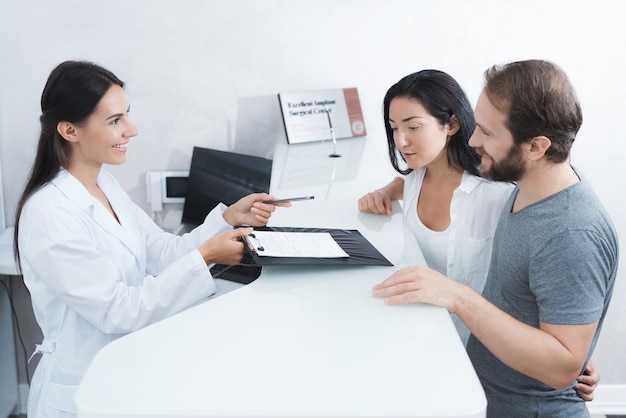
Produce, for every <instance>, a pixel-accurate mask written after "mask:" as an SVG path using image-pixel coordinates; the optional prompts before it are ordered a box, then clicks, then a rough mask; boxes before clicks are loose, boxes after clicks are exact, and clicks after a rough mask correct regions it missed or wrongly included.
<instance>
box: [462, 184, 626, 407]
mask: <svg viewBox="0 0 626 418" xmlns="http://www.w3.org/2000/svg"><path fill="white" fill-rule="evenodd" d="M516 196H517V190H515V191H514V192H513V193H512V195H511V198H510V199H509V201H508V203H507V205H506V206H505V208H504V210H503V212H502V216H501V218H500V221H499V223H498V226H497V228H496V232H495V237H494V241H493V253H492V258H491V266H490V269H489V275H488V278H487V282H486V284H485V289H484V291H483V295H484V296H485V298H487V299H488V300H490V301H491V302H492V303H493V304H494V305H496V306H497V307H499V308H500V309H502V310H503V311H505V312H507V313H509V314H510V315H512V316H513V317H515V318H516V319H518V320H519V321H521V322H524V323H526V324H528V325H531V326H533V327H536V328H538V327H539V322H540V321H541V322H546V323H550V324H588V323H592V322H595V321H600V323H599V325H598V329H597V331H596V334H595V336H594V339H593V343H592V345H591V350H590V351H589V354H588V356H587V361H589V358H590V357H591V352H592V351H593V348H594V347H595V344H596V341H597V338H598V335H599V333H600V328H601V325H602V321H603V320H604V316H605V314H606V311H607V308H608V305H609V300H610V298H611V294H612V292H613V285H614V283H615V276H616V274H617V264H618V244H617V235H616V232H615V228H614V227H613V224H612V222H611V219H610V217H609V216H608V214H607V213H606V211H605V210H604V207H603V206H602V204H601V203H600V201H599V200H598V199H597V197H596V196H595V194H594V193H593V191H592V190H591V187H590V186H589V184H588V183H587V182H586V181H585V180H584V179H583V180H581V181H580V182H579V183H577V184H575V185H573V186H571V187H569V188H567V189H566V190H563V191H561V192H559V193H556V194H554V195H552V196H549V197H548V198H546V199H544V200H541V201H539V202H537V203H535V204H533V205H530V206H528V207H526V208H524V209H522V210H520V211H518V212H516V213H511V209H512V206H513V202H514V201H515V197H516ZM467 351H468V354H469V356H470V358H471V360H472V363H473V364H474V368H475V369H476V372H477V374H478V376H479V378H480V380H481V383H482V385H483V388H484V389H485V394H486V396H487V403H488V407H487V416H488V417H493V418H496V417H510V418H514V417H524V418H526V417H551V418H554V417H567V418H572V417H588V416H589V412H588V411H587V408H586V406H585V403H584V401H582V399H581V398H579V397H578V396H577V395H576V393H575V391H574V389H573V386H574V384H575V383H576V382H572V384H571V385H570V387H568V388H567V389H565V390H556V389H554V388H552V387H550V386H548V385H546V384H543V383H541V382H539V381H538V380H535V379H533V378H531V377H528V376H526V375H523V374H521V373H519V372H517V371H515V370H513V369H511V368H509V367H508V366H506V365H505V364H504V363H502V362H501V361H499V360H498V359H497V358H496V357H494V356H493V355H492V354H491V352H489V350H487V349H486V348H485V347H484V346H483V345H482V344H481V342H480V341H478V339H477V338H476V337H474V335H471V336H470V339H469V341H468V344H467ZM583 370H584V369H583Z"/></svg>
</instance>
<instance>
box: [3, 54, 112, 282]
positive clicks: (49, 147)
mask: <svg viewBox="0 0 626 418" xmlns="http://www.w3.org/2000/svg"><path fill="white" fill-rule="evenodd" d="M113 85H118V86H120V87H122V88H123V87H124V83H123V82H122V81H121V80H120V79H119V78H117V77H116V76H115V74H113V73H112V72H110V71H109V70H106V69H104V68H102V67H100V66H99V65H96V64H94V63H91V62H86V61H66V62H63V63H61V64H59V65H58V66H57V67H56V68H55V69H54V70H52V72H51V73H50V76H49V77H48V81H47V82H46V85H45V87H44V89H43V93H42V95H41V116H40V117H39V121H40V123H41V133H40V135H39V143H38V145H37V154H36V156H35V161H34V163H33V167H32V168H31V171H30V175H29V177H28V181H27V183H26V187H25V188H24V192H23V193H22V197H21V198H20V200H19V201H18V204H17V210H16V214H15V231H14V236H13V238H14V241H13V253H14V256H15V261H16V263H17V266H18V269H19V270H20V271H21V264H20V251H19V245H18V236H19V230H20V228H19V226H20V216H21V215H22V209H23V208H24V204H25V203H26V201H27V200H28V199H29V198H30V197H31V196H32V195H33V193H35V192H36V191H37V190H39V189H40V188H41V187H42V186H43V185H45V184H46V183H48V182H49V181H50V180H52V179H53V178H54V176H55V175H56V174H57V173H58V171H59V170H60V169H61V168H67V163H68V155H69V144H68V142H67V141H66V140H65V139H64V138H63V137H62V136H61V135H60V134H59V132H58V131H57V125H58V124H59V122H62V121H65V122H71V123H73V124H76V125H80V124H82V123H84V122H85V121H86V120H87V118H89V116H90V115H91V114H92V113H93V112H94V111H95V109H96V106H97V105H98V102H99V101H100V99H101V98H102V96H104V95H105V94H106V92H107V91H108V90H109V88H111V86H113Z"/></svg>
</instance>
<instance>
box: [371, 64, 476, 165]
mask: <svg viewBox="0 0 626 418" xmlns="http://www.w3.org/2000/svg"><path fill="white" fill-rule="evenodd" d="M397 97H406V98H408V99H413V100H417V101H418V102H420V103H421V104H422V106H424V108H426V110H427V111H428V113H430V114H431V115H432V116H434V117H435V118H436V119H437V120H438V121H439V123H440V124H442V125H444V124H446V123H449V122H450V120H451V118H452V116H453V115H454V116H456V118H457V120H458V121H459V125H460V129H459V131H458V132H457V133H455V134H454V135H453V136H452V137H451V138H450V141H449V142H448V146H447V150H446V153H447V158H448V164H450V165H451V166H453V167H457V168H460V169H463V170H465V171H467V172H469V173H471V174H474V175H478V166H479V164H480V156H479V155H478V154H477V153H476V150H474V148H472V147H470V146H469V144H468V141H469V139H470V137H471V136H472V133H473V132H474V128H475V127H476V122H475V121H474V112H473V110H472V106H471V105H470V103H469V100H468V99H467V95H466V94H465V92H464V91H463V89H462V88H461V86H460V85H459V83H457V82H456V80H455V79H454V78H452V77H451V76H450V75H448V74H446V73H444V72H443V71H438V70H422V71H418V72H416V73H413V74H410V75H408V76H406V77H404V78H403V79H401V80H400V81H398V82H397V83H396V84H394V85H393V86H391V88H389V90H388V91H387V94H386V95H385V99H384V101H383V112H384V118H385V121H384V122H385V131H386V132H387V147H388V150H389V159H390V160H391V165H392V166H393V168H394V169H395V170H396V171H397V172H398V173H401V174H408V173H410V172H411V171H413V169H411V168H405V169H403V168H401V167H400V164H399V161H398V156H399V157H400V158H402V161H404V157H402V155H401V154H400V152H399V151H398V149H397V147H396V144H395V142H394V141H393V132H392V130H391V125H390V123H389V104H390V103H391V101H392V100H393V99H395V98H397ZM404 162H406V161H404Z"/></svg>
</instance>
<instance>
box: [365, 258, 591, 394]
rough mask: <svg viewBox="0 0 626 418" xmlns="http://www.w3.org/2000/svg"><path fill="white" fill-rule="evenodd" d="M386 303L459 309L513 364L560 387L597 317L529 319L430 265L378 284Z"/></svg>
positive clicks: (583, 351) (583, 352)
mask: <svg viewBox="0 0 626 418" xmlns="http://www.w3.org/2000/svg"><path fill="white" fill-rule="evenodd" d="M373 295H374V296H377V297H385V298H386V299H385V303H388V304H400V303H408V302H422V303H429V304H432V305H438V306H442V307H445V308H446V309H447V310H448V311H449V312H450V313H454V314H456V315H458V316H459V317H460V318H461V320H462V321H463V322H464V323H465V325H467V327H468V328H469V329H470V330H471V331H472V333H473V334H474V335H475V336H476V338H478V339H479V340H480V341H481V342H482V343H483V344H484V345H485V347H487V349H489V350H490V351H491V352H492V353H493V354H494V355H495V356H496V357H497V358H498V359H500V360H501V361H502V362H503V363H505V364H506V365H508V366H509V367H511V368H513V369H515V370H517V371H519V372H520V373H523V374H525V375H528V376H530V377H533V378H535V379H537V380H539V381H541V382H543V383H545V384H547V385H549V386H551V387H554V388H555V389H564V388H566V387H568V386H569V385H571V384H572V382H574V381H575V380H576V378H577V377H578V376H579V374H580V372H581V370H582V368H583V364H584V362H585V359H586V357H587V353H588V352H589V347H590V346H591V342H592V340H593V336H594V333H595V330H596V328H597V325H598V323H597V322H593V323H591V324H584V325H555V324H546V323H541V324H540V327H539V329H537V328H534V327H531V326H529V325H526V324H524V323H522V322H520V321H518V320H516V319H515V318H513V317H512V316H511V315H509V314H507V313H506V312H504V311H502V310H500V309H498V308H497V307H496V306H495V305H493V304H492V303H490V302H489V301H488V300H486V299H485V298H484V297H482V295H480V294H479V293H477V292H476V291H474V290H472V289H471V288H469V287H468V286H465V285H463V284H460V283H458V282H456V281H454V280H452V279H449V278H448V277H446V276H443V275H442V274H440V273H438V272H436V271H434V270H431V269H429V268H428V267H425V266H415V267H409V268H405V269H402V270H398V271H397V272H395V273H394V274H393V275H391V276H390V277H389V278H388V279H387V280H385V281H383V282H382V283H380V284H379V285H377V286H375V287H374V289H373Z"/></svg>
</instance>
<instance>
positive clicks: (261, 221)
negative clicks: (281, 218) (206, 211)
mask: <svg viewBox="0 0 626 418" xmlns="http://www.w3.org/2000/svg"><path fill="white" fill-rule="evenodd" d="M273 199H274V196H272V195H269V194H267V193H253V194H250V195H248V196H245V197H242V198H241V199H239V200H238V201H237V202H235V203H233V204H232V205H230V206H229V207H228V209H226V210H225V211H224V213H223V214H222V216H223V217H224V220H225V221H226V222H228V223H229V224H230V225H232V226H239V225H250V226H265V225H266V224H267V221H268V220H269V218H270V216H272V212H274V211H275V210H276V207H277V206H280V207H290V206H291V202H282V203H276V204H272V203H263V202H266V201H269V200H273Z"/></svg>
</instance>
